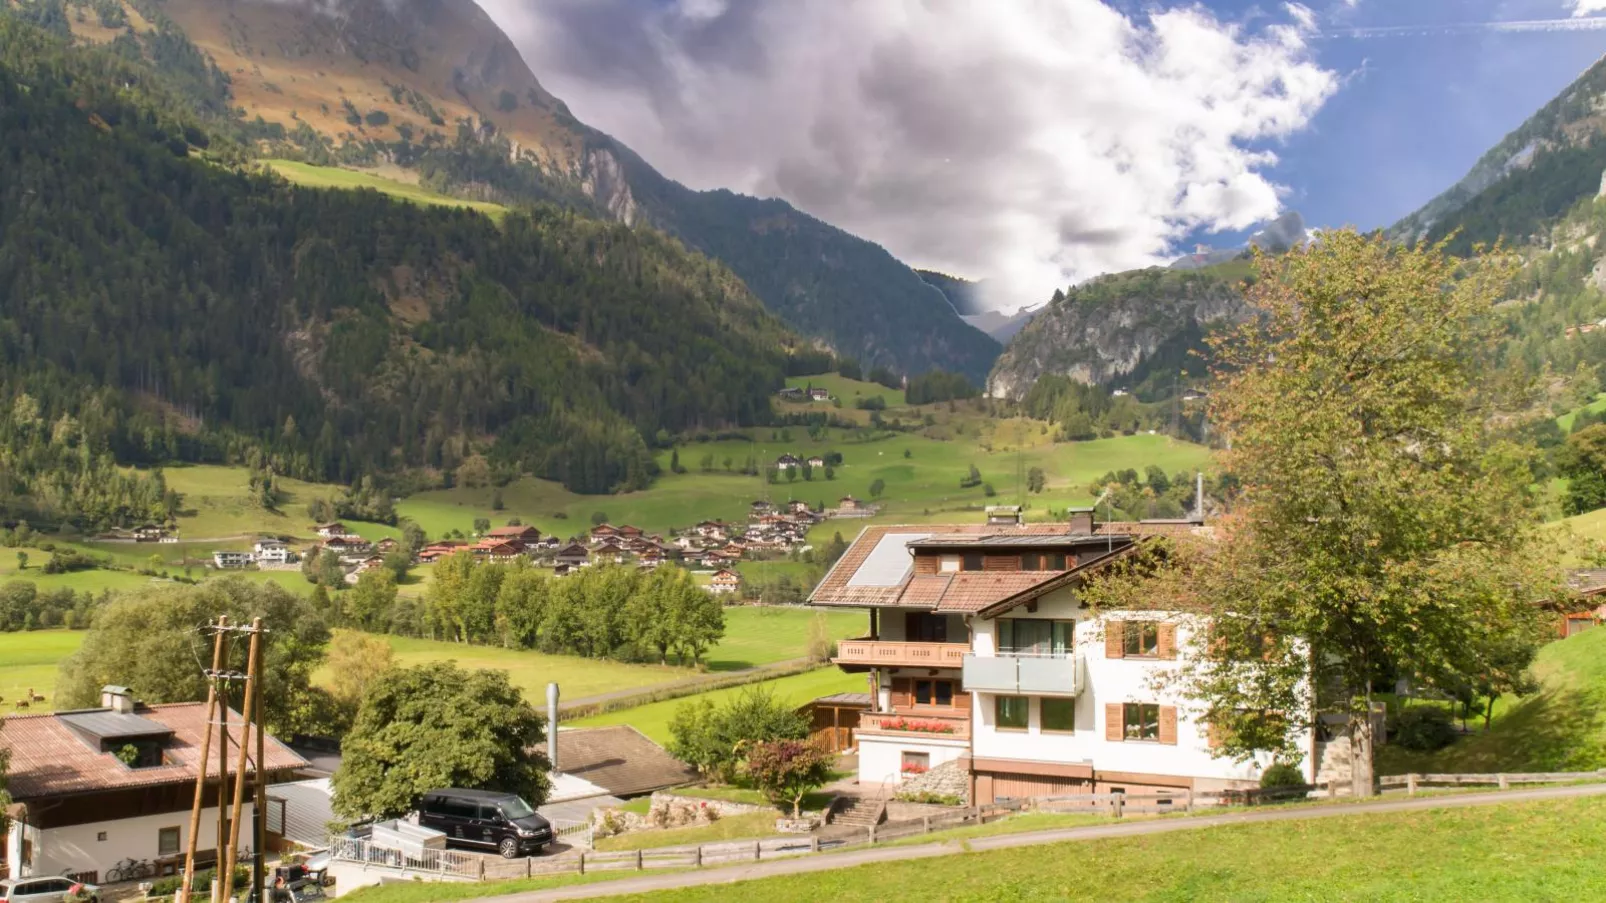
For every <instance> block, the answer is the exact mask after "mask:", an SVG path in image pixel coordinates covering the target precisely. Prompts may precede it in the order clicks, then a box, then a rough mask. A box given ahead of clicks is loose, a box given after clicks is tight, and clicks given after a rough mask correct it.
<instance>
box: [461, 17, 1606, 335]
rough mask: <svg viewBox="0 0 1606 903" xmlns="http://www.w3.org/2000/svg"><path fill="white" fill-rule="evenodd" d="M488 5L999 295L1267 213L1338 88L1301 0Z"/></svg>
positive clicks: (683, 127) (757, 177)
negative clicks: (1259, 20)
mask: <svg viewBox="0 0 1606 903" xmlns="http://www.w3.org/2000/svg"><path fill="white" fill-rule="evenodd" d="M1602 2H1606V0H1602ZM480 3H481V5H482V6H484V7H486V9H487V10H488V11H489V12H490V13H491V14H492V16H493V17H494V18H496V19H497V20H498V22H499V23H501V24H502V25H503V26H504V27H505V28H507V29H508V31H509V33H510V34H511V35H512V36H513V38H514V40H515V41H516V42H517V43H518V44H519V45H520V47H521V49H522V50H523V51H524V52H525V56H526V58H527V59H528V60H529V61H530V63H531V66H532V68H533V69H535V71H536V74H537V76H538V77H540V78H541V79H542V80H543V82H544V83H545V84H546V86H547V87H548V88H549V89H551V90H552V91H553V92H554V93H556V94H557V95H558V96H559V97H562V98H564V99H565V100H566V101H567V102H568V103H569V105H570V107H571V108H572V109H573V110H574V112H575V114H576V115H577V116H579V117H580V118H581V119H583V120H585V121H587V122H590V123H591V124H593V125H596V126H597V127H599V128H601V129H603V130H605V131H608V132H610V133H612V134H614V135H615V136H617V137H619V138H620V139H622V140H623V141H625V142H626V143H627V144H630V145H631V146H633V147H634V148H635V149H636V150H637V151H639V152H641V154H642V155H643V156H644V157H646V158H647V159H648V160H649V161H651V162H652V163H653V164H654V165H656V166H658V167H659V168H660V169H662V170H663V171H664V172H665V173H666V174H668V175H670V176H672V177H674V178H677V179H680V180H681V181H683V182H686V183H687V184H689V185H692V186H694V187H698V188H710V187H728V188H732V189H734V190H738V191H745V192H749V193H753V194H758V195H766V196H779V197H783V198H786V199H787V200H789V201H791V202H793V203H794V204H796V205H797V206H799V207H801V208H802V209H804V210H806V211H808V212H810V213H813V214H815V215H816V216H819V217H821V218H823V219H825V220H827V221H829V222H832V223H834V224H836V225H838V226H841V227H843V228H845V229H848V230H849V231H852V232H854V233H856V234H858V235H861V236H864V237H866V238H869V239H871V240H874V241H877V242H879V243H881V244H882V245H884V246H886V247H887V248H888V250H890V251H892V252H893V253H894V254H896V255H898V256H899V257H900V258H902V259H904V260H906V261H909V262H910V263H912V264H915V265H918V266H930V267H934V268H937V269H943V270H947V271H949V272H954V273H959V274H963V275H967V276H972V277H987V278H989V279H990V280H991V281H992V284H993V285H994V286H997V287H998V288H999V289H1000V291H999V292H998V293H997V295H996V297H995V298H994V299H993V301H994V303H995V304H996V305H997V306H999V307H1006V306H1007V307H1010V308H1013V307H1015V306H1019V305H1021V304H1028V303H1037V302H1039V301H1041V300H1042V298H1043V297H1045V296H1046V295H1047V294H1049V293H1050V292H1051V291H1052V289H1053V288H1054V287H1055V286H1057V285H1062V284H1064V283H1066V282H1069V281H1073V280H1080V279H1083V278H1087V277H1089V276H1093V275H1096V274H1098V273H1100V272H1108V271H1112V270H1119V269H1125V268H1129V267H1133V266H1141V265H1145V264H1149V263H1152V262H1155V261H1157V260H1159V259H1162V258H1163V257H1164V256H1166V255H1167V254H1168V253H1169V252H1170V251H1171V250H1172V246H1173V245H1174V244H1175V243H1176V242H1178V241H1179V240H1180V239H1181V238H1182V237H1183V236H1184V235H1186V234H1187V233H1189V232H1191V231H1193V230H1194V229H1197V228H1201V227H1203V228H1206V229H1221V230H1237V229H1244V228H1247V227H1249V226H1252V225H1254V224H1255V223H1257V222H1260V221H1263V220H1265V219H1268V218H1270V217H1272V216H1275V215H1276V214H1277V213H1278V212H1279V208H1280V201H1279V194H1280V191H1281V189H1280V188H1279V187H1278V186H1277V185H1275V184H1274V183H1273V182H1272V181H1271V180H1270V179H1268V177H1267V176H1266V175H1265V170H1266V168H1267V167H1268V166H1270V165H1272V164H1273V163H1275V160H1276V158H1275V156H1274V154H1273V153H1271V152H1269V151H1267V150H1266V149H1265V147H1266V146H1267V145H1269V144H1274V143H1275V142H1276V141H1277V140H1278V139H1280V138H1283V137H1285V136H1288V135H1290V134H1292V133H1294V132H1297V131H1299V130H1300V129H1303V128H1304V127H1305V126H1306V125H1307V124H1308V123H1309V122H1310V119H1311V117H1312V116H1313V115H1314V114H1315V113H1316V111H1317V110H1318V109H1319V108H1320V106H1321V105H1322V103H1323V102H1324V101H1325V99H1326V98H1327V97H1328V96H1329V95H1330V94H1331V93H1332V92H1333V91H1334V90H1335V89H1336V86H1337V78H1336V77H1335V75H1334V74H1333V73H1331V72H1328V71H1326V70H1324V69H1322V68H1321V67H1320V66H1319V65H1317V64H1316V63H1315V62H1314V61H1313V60H1312V58H1311V56H1310V54H1309V52H1308V48H1307V46H1306V38H1307V32H1308V30H1309V29H1311V28H1312V27H1313V24H1314V17H1313V16H1312V15H1311V14H1310V11H1309V9H1308V8H1306V7H1303V6H1299V5H1298V4H1290V5H1289V6H1288V7H1286V8H1285V10H1286V12H1287V14H1288V19H1287V20H1285V22H1284V23H1283V24H1273V25H1269V26H1265V27H1260V28H1257V29H1254V30H1250V29H1248V28H1246V27H1242V26H1238V25H1234V24H1231V23H1226V22H1222V21H1219V20H1217V19H1216V18H1214V17H1213V16H1212V15H1211V14H1210V13H1209V12H1207V11H1205V10H1204V9H1203V8H1202V7H1199V6H1187V7H1182V8H1176V9H1169V10H1163V11H1157V12H1152V13H1149V14H1145V15H1142V16H1127V15H1124V14H1122V13H1120V12H1117V11H1116V10H1114V9H1112V8H1111V7H1110V6H1108V5H1106V4H1104V3H1101V2H1098V0H997V2H988V3H976V2H970V0H671V2H665V0H535V2H532V0H480Z"/></svg>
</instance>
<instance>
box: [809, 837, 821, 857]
mask: <svg viewBox="0 0 1606 903" xmlns="http://www.w3.org/2000/svg"><path fill="white" fill-rule="evenodd" d="M809 852H810V853H818V852H820V835H818V834H810V835H809Z"/></svg>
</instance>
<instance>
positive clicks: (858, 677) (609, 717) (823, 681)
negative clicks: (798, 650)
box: [574, 667, 869, 743]
mask: <svg viewBox="0 0 1606 903" xmlns="http://www.w3.org/2000/svg"><path fill="white" fill-rule="evenodd" d="M757 686H760V687H763V688H765V689H767V690H769V691H770V692H772V693H774V694H775V696H776V698H778V699H781V700H784V701H786V702H789V703H791V704H793V705H802V704H803V703H805V702H808V701H809V700H811V699H817V698H819V697H821V696H829V695H831V694H833V693H864V692H868V689H869V687H868V685H867V684H866V683H865V677H864V675H863V674H844V673H843V672H842V671H841V670H840V669H837V668H834V667H827V668H821V669H819V670H817V671H810V672H808V673H807V674H797V675H794V676H792V677H782V678H778V679H776V680H767V681H764V682H762V683H760V684H757ZM746 691H747V687H731V688H728V689H724V690H714V691H713V692H710V693H702V694H699V695H698V696H696V697H686V698H682V699H666V700H664V701H663V702H654V703H651V704H649V705H644V706H637V707H636V708H633V709H621V710H619V711H617V712H609V713H607V714H605V715H596V716H593V717H591V718H582V719H580V720H578V721H575V722H574V726H575V727H601V726H604V725H610V724H628V725H630V726H631V727H634V728H635V729H636V730H639V731H641V732H642V733H644V734H646V735H647V736H649V737H651V738H652V739H654V740H656V741H657V742H659V743H668V742H669V720H670V719H671V718H673V717H675V710H676V709H677V708H679V707H680V706H682V705H685V704H686V703H687V701H688V700H689V699H691V698H697V699H702V698H707V699H712V700H713V701H714V702H715V703H723V702H724V701H726V700H728V699H731V698H733V697H735V696H736V695H737V694H739V693H743V692H746Z"/></svg>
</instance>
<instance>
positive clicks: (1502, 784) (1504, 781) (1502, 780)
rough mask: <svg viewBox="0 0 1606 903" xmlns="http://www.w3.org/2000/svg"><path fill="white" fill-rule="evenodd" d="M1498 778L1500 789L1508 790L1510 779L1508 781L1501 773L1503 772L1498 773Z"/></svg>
mask: <svg viewBox="0 0 1606 903" xmlns="http://www.w3.org/2000/svg"><path fill="white" fill-rule="evenodd" d="M1498 778H1499V781H1500V789H1501V790H1510V789H1511V781H1509V780H1508V779H1507V778H1506V776H1505V775H1503V774H1502V775H1498Z"/></svg>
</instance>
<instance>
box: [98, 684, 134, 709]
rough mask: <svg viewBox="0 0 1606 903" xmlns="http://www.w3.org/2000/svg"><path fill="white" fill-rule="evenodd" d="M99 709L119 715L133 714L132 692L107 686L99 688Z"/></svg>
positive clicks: (110, 685)
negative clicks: (108, 710)
mask: <svg viewBox="0 0 1606 903" xmlns="http://www.w3.org/2000/svg"><path fill="white" fill-rule="evenodd" d="M100 705H101V708H106V709H111V710H112V711H113V712H116V713H117V714H119V715H132V714H134V691H132V690H130V689H128V688H127V687H119V686H115V685H113V684H107V685H106V686H104V687H101V688H100Z"/></svg>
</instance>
